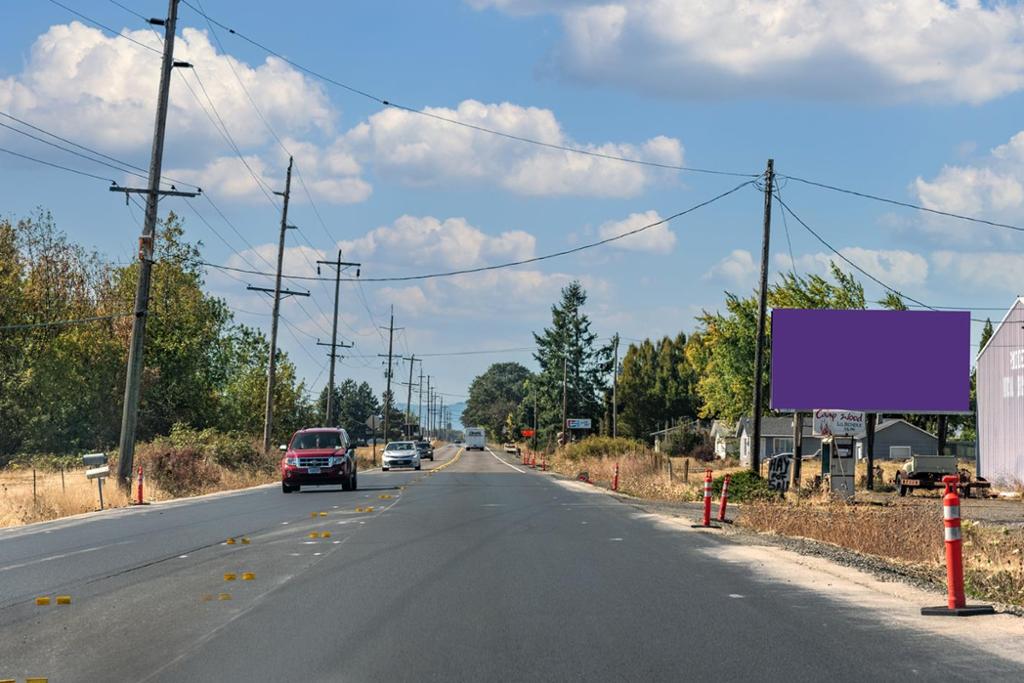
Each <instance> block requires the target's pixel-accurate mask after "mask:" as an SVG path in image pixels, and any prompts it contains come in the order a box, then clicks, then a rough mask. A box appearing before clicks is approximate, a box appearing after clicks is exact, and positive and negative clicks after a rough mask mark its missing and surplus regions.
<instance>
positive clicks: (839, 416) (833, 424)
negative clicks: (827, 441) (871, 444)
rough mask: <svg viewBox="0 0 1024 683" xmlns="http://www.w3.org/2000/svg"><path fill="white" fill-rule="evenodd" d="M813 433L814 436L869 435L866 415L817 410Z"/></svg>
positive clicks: (813, 422)
mask: <svg viewBox="0 0 1024 683" xmlns="http://www.w3.org/2000/svg"><path fill="white" fill-rule="evenodd" d="M813 415H814V419H813V420H812V423H811V424H812V427H811V433H812V434H813V435H814V436H852V437H856V438H859V437H862V436H864V435H865V434H867V420H866V419H865V415H864V413H858V412H856V411H852V410H820V409H819V410H815V411H814V414H813Z"/></svg>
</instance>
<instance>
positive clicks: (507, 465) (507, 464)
mask: <svg viewBox="0 0 1024 683" xmlns="http://www.w3.org/2000/svg"><path fill="white" fill-rule="evenodd" d="M487 452H488V453H490V454H491V455H493V456H494V459H495V460H497V461H498V462H500V463H501V464H502V465H505V466H506V467H511V468H512V469H514V470H515V471H516V472H518V473H519V474H523V473H524V472H525V470H521V469H519V468H518V467H516V466H515V465H513V464H511V463H508V462H505V461H504V460H502V459H501V458H499V457H498V456H497V454H495V452H494V451H492V450H491V449H490V448H488V449H487Z"/></svg>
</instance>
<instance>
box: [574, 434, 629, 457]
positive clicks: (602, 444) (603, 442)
mask: <svg viewBox="0 0 1024 683" xmlns="http://www.w3.org/2000/svg"><path fill="white" fill-rule="evenodd" d="M643 448H644V445H643V444H642V443H640V442H639V441H636V440H634V439H627V438H624V437H621V436H618V437H614V438H613V437H610V436H591V437H589V438H586V439H584V440H583V441H577V442H576V443H571V444H569V445H568V446H566V447H565V456H566V457H567V458H569V459H570V460H585V459H586V458H607V457H608V456H613V455H614V456H618V455H622V454H624V453H630V452H635V451H641V450H643Z"/></svg>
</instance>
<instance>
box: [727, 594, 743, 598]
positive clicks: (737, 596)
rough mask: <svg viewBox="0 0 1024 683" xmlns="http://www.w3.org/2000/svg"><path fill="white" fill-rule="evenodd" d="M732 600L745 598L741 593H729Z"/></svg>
mask: <svg viewBox="0 0 1024 683" xmlns="http://www.w3.org/2000/svg"><path fill="white" fill-rule="evenodd" d="M729 597H730V598H742V597H743V596H742V595H740V594H739V593H729Z"/></svg>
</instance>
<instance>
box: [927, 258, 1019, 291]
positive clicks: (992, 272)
mask: <svg viewBox="0 0 1024 683" xmlns="http://www.w3.org/2000/svg"><path fill="white" fill-rule="evenodd" d="M932 263H933V264H934V266H935V270H936V271H938V272H939V273H940V274H942V275H944V276H949V277H953V278H955V279H956V281H957V282H959V283H961V284H964V285H968V286H970V287H973V288H975V289H994V290H1000V291H1002V292H1003V293H1004V294H1006V295H1007V296H1008V297H1012V296H1020V295H1022V294H1024V286H1022V285H1021V279H1020V273H1021V271H1024V253H1020V252H1015V253H1014V252H1002V251H997V252H960V251H937V252H935V253H934V254H932Z"/></svg>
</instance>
